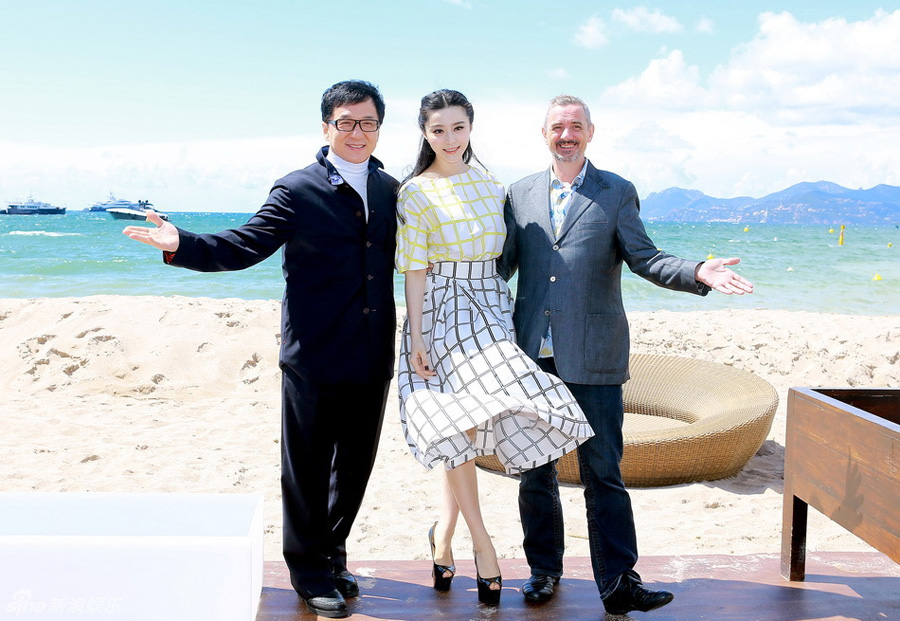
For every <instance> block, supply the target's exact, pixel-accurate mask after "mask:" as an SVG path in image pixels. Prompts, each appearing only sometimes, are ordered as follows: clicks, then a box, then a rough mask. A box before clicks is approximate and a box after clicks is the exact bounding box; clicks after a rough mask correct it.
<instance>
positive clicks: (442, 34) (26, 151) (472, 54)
mask: <svg viewBox="0 0 900 621" xmlns="http://www.w3.org/2000/svg"><path fill="white" fill-rule="evenodd" d="M0 15H2V17H0V20H2V21H0V89H2V97H0V200H2V201H4V202H8V201H11V200H15V199H18V198H24V197H25V196H26V195H28V194H33V195H34V196H35V198H37V199H39V200H46V201H50V202H52V203H54V204H60V205H66V206H68V207H69V208H70V209H75V210H77V209H82V208H83V207H86V206H88V205H89V204H91V203H93V202H94V201H97V200H101V199H103V198H105V196H106V195H107V194H108V193H109V192H110V191H112V192H114V193H115V194H116V195H117V196H118V197H120V198H130V199H132V200H137V199H138V198H145V199H149V200H151V201H153V202H154V203H155V204H156V205H157V207H159V208H160V209H162V210H169V211H186V210H199V211H253V210H255V209H256V208H257V207H258V206H259V204H261V202H262V200H263V199H264V198H265V195H266V193H267V191H268V189H269V187H270V186H271V183H272V181H273V180H274V179H276V178H277V177H279V176H281V175H283V174H284V173H286V172H289V171H290V170H293V169H296V168H300V167H302V166H305V165H306V164H308V163H309V162H310V161H311V160H312V157H313V154H314V152H315V150H316V149H317V148H318V146H320V145H321V144H322V137H321V128H320V118H319V116H318V103H319V98H320V96H321V93H322V91H323V90H324V89H325V88H327V87H328V86H329V85H330V84H332V83H334V82H336V81H338V80H342V79H347V78H362V79H367V80H370V81H372V82H374V83H376V84H378V85H379V86H380V87H381V89H382V92H383V93H384V95H385V98H386V100H387V106H388V109H387V119H386V124H385V126H384V128H383V130H382V134H381V141H380V143H379V147H378V149H377V150H376V153H375V154H376V156H378V157H379V158H380V159H382V160H383V161H384V162H385V164H386V166H387V169H388V171H389V172H391V173H393V174H395V175H398V176H401V175H402V174H403V172H404V168H405V167H406V166H408V165H409V164H410V163H411V162H412V159H413V157H414V154H415V150H416V146H417V145H416V143H417V140H418V134H417V130H416V127H415V116H416V111H417V104H418V100H419V98H421V96H422V95H424V94H426V93H428V92H430V91H431V90H434V89H436V88H444V87H447V88H455V89H458V90H460V91H462V92H464V93H465V94H466V95H467V96H468V97H469V98H470V99H471V100H472V102H473V103H474V105H475V111H476V119H475V125H474V132H473V145H474V147H475V149H476V152H477V153H478V155H479V157H480V159H481V160H482V161H484V163H485V164H487V165H488V167H489V168H491V170H492V171H493V172H494V173H495V174H497V175H498V176H499V177H500V179H501V180H502V181H503V182H505V183H510V182H512V181H515V180H516V179H517V178H519V177H521V176H524V175H525V174H528V173H530V172H533V171H536V170H538V169H540V168H542V167H544V166H546V165H547V163H548V158H547V151H546V147H545V146H544V144H543V142H542V140H541V137H540V125H541V122H542V120H543V113H544V110H545V107H546V102H547V100H548V99H549V98H550V97H552V96H553V95H556V94H559V93H563V92H565V93H571V94H575V95H578V96H580V97H582V98H583V99H585V100H586V101H587V103H588V104H589V105H590V107H591V110H592V113H593V117H594V122H595V124H596V126H597V130H596V133H595V138H594V142H593V143H592V144H591V146H590V148H589V150H588V156H589V157H590V158H591V159H592V161H593V162H594V163H595V164H596V165H597V166H598V167H600V168H605V169H608V170H612V171H614V172H618V173H619V174H622V175H624V176H626V177H628V178H629V179H631V180H633V181H634V182H635V184H636V185H637V187H638V192H639V194H640V195H641V196H647V195H648V194H649V193H650V192H653V191H659V190H662V189H665V188H667V187H671V186H679V187H685V188H692V189H699V190H702V191H704V192H706V193H708V194H713V195H716V196H737V195H751V196H762V195H764V194H767V193H769V192H773V191H777V190H780V189H783V188H785V187H787V186H789V185H791V184H793V183H797V182H800V181H818V180H820V179H828V180H830V181H834V182H837V183H840V184H842V185H846V186H848V187H871V186H873V185H876V184H879V183H889V184H892V185H900V150H898V149H897V148H896V146H895V145H896V144H898V142H900V122H898V121H900V103H898V102H900V80H898V79H897V75H898V72H900V11H896V10H894V9H893V8H892V7H885V5H883V4H881V3H873V2H867V1H864V0H863V1H855V2H850V1H845V2H833V1H832V2H829V1H820V2H816V3H809V2H802V1H786V0H784V1H781V2H746V3H731V2H721V1H712V0H710V1H696V2H690V3H685V2H674V1H664V2H647V3H627V2H597V1H596V0H594V1H565V0H561V1H558V2H554V3H547V2H529V1H523V2H502V1H500V0H492V1H481V0H419V1H415V2H380V3H371V2H359V1H355V0H351V1H346V2H342V3H327V2H306V1H302V0H295V1H293V2H287V1H275V0H257V1H253V2H249V1H248V2H236V1H228V0H225V1H221V0H220V1H217V2H198V1H191V0H179V1H168V0H162V1H159V0H157V1H155V2H147V3H130V2H128V3H126V2H122V1H121V0H119V1H115V2H114V1H91V0H87V1H85V2H77V3H76V2H66V1H44V0H13V1H10V0H2V10H0Z"/></svg>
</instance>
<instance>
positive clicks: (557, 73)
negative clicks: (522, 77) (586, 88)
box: [547, 67, 569, 80]
mask: <svg viewBox="0 0 900 621" xmlns="http://www.w3.org/2000/svg"><path fill="white" fill-rule="evenodd" d="M547 77H549V78H552V79H554V80H565V79H566V78H568V77H569V72H568V71H566V70H565V69H563V68H562V67H559V68H558V69H552V70H551V71H549V72H547Z"/></svg>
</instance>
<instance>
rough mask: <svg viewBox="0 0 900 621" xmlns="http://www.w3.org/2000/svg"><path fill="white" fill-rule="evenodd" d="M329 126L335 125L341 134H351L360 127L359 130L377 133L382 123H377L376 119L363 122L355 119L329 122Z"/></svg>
mask: <svg viewBox="0 0 900 621" xmlns="http://www.w3.org/2000/svg"><path fill="white" fill-rule="evenodd" d="M328 124H329V125H334V128H335V129H336V130H338V131H339V132H346V133H348V134H349V133H350V132H352V131H353V130H354V129H356V126H357V125H359V128H360V129H361V130H363V131H364V132H377V131H378V128H379V126H381V121H376V120H374V119H363V120H361V121H357V120H355V119H338V120H337V121H328Z"/></svg>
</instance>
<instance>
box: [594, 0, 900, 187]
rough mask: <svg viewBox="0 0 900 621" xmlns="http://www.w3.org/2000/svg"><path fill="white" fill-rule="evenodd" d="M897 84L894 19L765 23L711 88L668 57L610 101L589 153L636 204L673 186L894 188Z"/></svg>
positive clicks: (899, 59) (763, 19) (788, 18)
mask: <svg viewBox="0 0 900 621" xmlns="http://www.w3.org/2000/svg"><path fill="white" fill-rule="evenodd" d="M898 73H900V11H897V12H894V13H891V14H888V13H885V12H882V11H879V12H877V13H876V14H874V15H873V16H872V17H871V18H869V19H866V20H860V21H855V22H848V21H846V20H843V19H828V20H824V21H820V22H814V23H808V22H801V21H799V20H797V19H796V18H794V17H793V16H792V15H790V14H788V13H780V14H773V13H766V14H763V15H761V16H760V18H759V30H758V32H757V34H756V35H755V36H754V37H753V38H752V39H751V40H750V41H748V42H747V43H745V44H743V45H741V46H739V47H736V48H735V49H734V50H733V51H732V55H731V57H730V58H729V59H728V61H727V62H725V63H723V64H722V65H720V66H718V67H717V68H716V69H715V70H713V71H712V72H711V74H710V75H709V76H705V77H704V76H703V75H701V73H700V70H699V68H698V67H696V66H694V65H691V64H689V63H688V62H687V60H686V59H685V57H684V54H683V53H682V52H681V51H679V50H673V51H670V52H667V53H665V55H663V56H661V57H660V58H657V59H654V60H653V61H651V62H650V63H649V64H648V66H647V67H646V69H645V70H644V71H642V72H641V73H640V74H639V75H636V76H633V77H631V78H629V79H627V80H624V81H622V82H621V83H619V84H618V85H616V86H614V87H611V88H609V89H607V90H606V91H605V93H604V94H603V96H602V97H601V105H594V106H593V107H594V109H595V110H596V111H597V112H596V113H595V117H597V118H596V119H595V123H597V124H598V127H599V126H602V130H601V131H600V132H599V133H598V136H599V137H601V141H600V142H599V143H598V139H596V138H595V141H594V142H595V144H594V145H592V148H593V149H594V150H595V151H599V157H603V158H604V159H605V158H609V159H610V160H611V162H609V161H608V162H604V164H605V166H606V167H608V168H612V169H613V170H617V171H618V172H621V173H623V174H625V175H626V176H630V177H631V178H632V179H633V180H634V181H635V183H636V184H637V185H638V190H639V192H642V194H643V193H645V192H649V191H651V190H658V189H664V188H666V187H668V186H669V185H677V184H678V183H679V180H684V181H690V180H693V182H694V185H693V186H692V187H696V188H698V189H701V190H703V191H704V192H707V193H710V194H718V195H720V196H736V195H741V194H749V195H753V196H761V195H764V194H766V193H769V192H772V191H775V190H779V189H782V188H785V187H787V186H789V185H791V184H793V183H797V182H799V181H817V180H820V179H828V180H831V181H834V182H837V183H840V184H842V185H845V186H847V187H871V186H873V185H876V184H878V183H888V184H892V185H900V151H898V150H897V148H896V146H895V145H896V144H897V143H898V142H900V103H898V102H900V81H898V80H897V79H896V76H897V75H898ZM648 119H652V120H653V122H652V125H647V122H648ZM666 136H676V137H678V138H679V139H681V140H684V141H685V142H686V143H688V144H689V147H683V145H682V147H679V146H678V145H677V144H674V143H673V144H667V143H666V140H665V137H666Z"/></svg>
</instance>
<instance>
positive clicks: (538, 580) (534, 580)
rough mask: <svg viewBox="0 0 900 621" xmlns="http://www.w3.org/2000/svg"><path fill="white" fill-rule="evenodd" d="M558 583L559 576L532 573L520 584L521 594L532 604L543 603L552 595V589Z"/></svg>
mask: <svg viewBox="0 0 900 621" xmlns="http://www.w3.org/2000/svg"><path fill="white" fill-rule="evenodd" d="M557 584H559V576H539V575H534V574H532V576H531V577H530V578H529V579H528V580H527V581H526V582H525V584H524V585H523V586H522V595H524V596H525V601H527V602H532V603H534V604H543V603H544V602H549V601H550V598H551V597H553V590H554V589H555V588H556V585H557Z"/></svg>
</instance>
